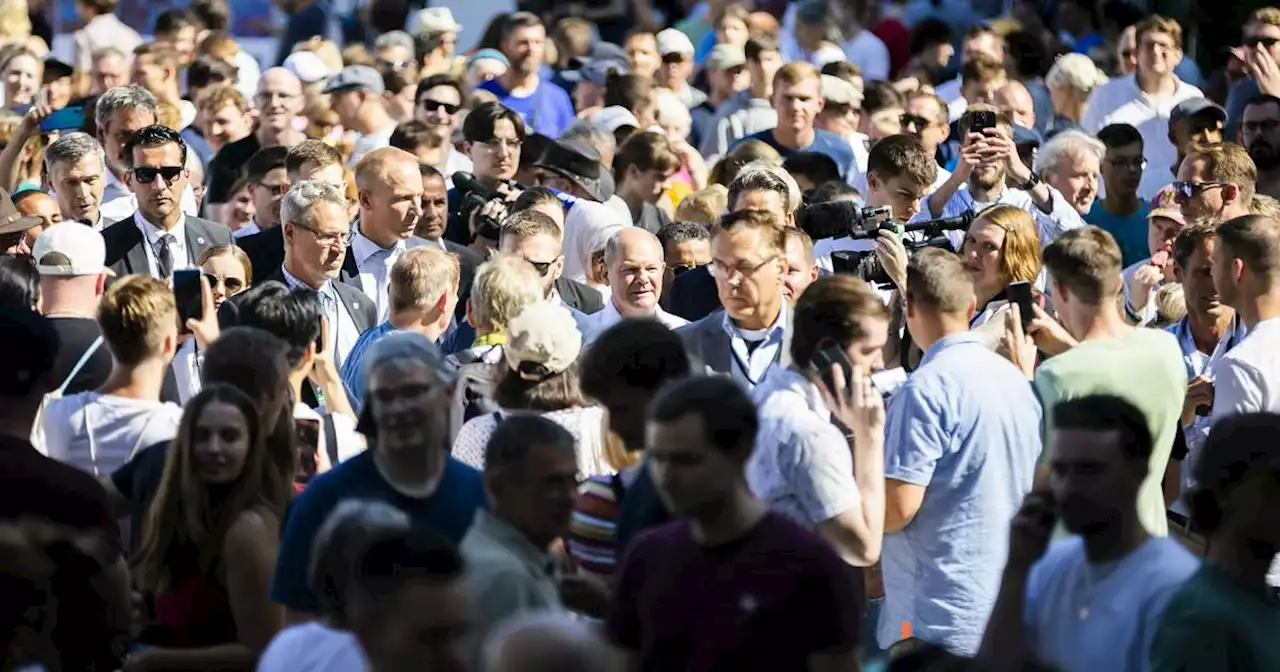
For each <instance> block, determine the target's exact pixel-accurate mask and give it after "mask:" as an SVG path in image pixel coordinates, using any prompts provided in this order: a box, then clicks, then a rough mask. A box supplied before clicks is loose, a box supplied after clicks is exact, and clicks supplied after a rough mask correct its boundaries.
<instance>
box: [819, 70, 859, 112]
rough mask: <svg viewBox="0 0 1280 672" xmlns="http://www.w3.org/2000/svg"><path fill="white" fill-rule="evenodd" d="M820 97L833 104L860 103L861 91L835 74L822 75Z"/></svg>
mask: <svg viewBox="0 0 1280 672" xmlns="http://www.w3.org/2000/svg"><path fill="white" fill-rule="evenodd" d="M822 99H823V100H825V101H827V102H828V103H832V104H834V105H851V104H852V105H861V104H862V92H861V91H859V90H858V87H856V86H854V85H853V84H851V83H850V82H847V81H845V80H843V79H840V78H839V77H836V76H835V75H822Z"/></svg>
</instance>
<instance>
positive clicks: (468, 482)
mask: <svg viewBox="0 0 1280 672" xmlns="http://www.w3.org/2000/svg"><path fill="white" fill-rule="evenodd" d="M346 499H371V500H375V501H380V502H386V503H387V504H390V505H392V506H394V507H396V508H397V509H400V510H401V511H404V512H405V513H406V514H408V516H409V518H410V520H412V521H413V523H414V524H415V525H423V524H425V525H428V526H430V527H432V528H433V529H435V530H436V531H437V532H439V533H441V534H443V535H444V536H446V537H448V538H449V539H450V540H452V541H453V542H454V543H459V542H461V541H462V536H463V535H464V534H466V533H467V529H468V528H470V527H471V521H472V519H474V518H475V515H476V511H477V510H479V509H482V508H487V507H488V500H487V497H486V495H485V491H484V479H483V477H482V476H481V474H480V472H479V471H476V470H475V469H473V468H471V467H469V466H467V465H465V464H463V463H461V462H459V461H457V460H455V459H453V458H452V457H448V458H446V462H445V469H444V476H443V477H441V479H440V485H438V486H437V487H436V490H435V492H433V493H431V496H430V497H427V498H426V499H416V498H414V497H408V496H406V495H403V494H401V493H399V492H397V491H396V490H395V489H394V488H392V487H391V485H390V484H389V483H387V481H386V479H384V478H383V477H382V474H380V473H378V468H377V467H376V466H374V464H373V451H372V450H368V451H365V452H364V453H361V454H359V455H357V456H355V457H353V458H351V459H349V460H347V461H346V462H343V463H342V464H340V465H338V466H336V467H334V468H333V469H332V470H331V471H329V472H327V473H325V474H323V475H321V476H320V477H318V478H316V479H315V480H314V481H313V482H312V483H311V484H310V485H308V486H307V489H306V490H304V491H303V492H302V494H301V495H299V496H298V498H297V499H295V500H293V503H292V505H290V507H289V514H288V516H287V517H286V518H285V522H284V532H283V534H282V535H281V539H280V555H279V556H278V558H277V560H276V571H275V577H274V578H273V579H272V581H271V599H272V600H274V601H275V602H276V603H278V604H283V605H284V606H286V607H288V608H290V609H293V610H294V611H302V612H310V613H315V612H316V611H317V610H318V609H319V608H320V604H319V601H318V600H317V599H316V596H315V594H314V593H312V592H311V589H310V588H309V587H308V586H307V567H308V566H309V564H310V561H311V546H312V544H313V543H314V541H315V537H316V532H318V531H319V530H320V526H321V525H323V524H324V521H325V519H326V518H328V517H329V514H330V513H331V512H332V511H333V509H334V508H335V507H336V506H337V505H338V502H340V501H342V500H346Z"/></svg>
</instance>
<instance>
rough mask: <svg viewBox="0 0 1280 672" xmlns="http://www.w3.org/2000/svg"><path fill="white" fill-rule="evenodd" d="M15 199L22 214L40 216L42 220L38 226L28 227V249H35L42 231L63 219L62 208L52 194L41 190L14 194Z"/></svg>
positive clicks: (15, 203)
mask: <svg viewBox="0 0 1280 672" xmlns="http://www.w3.org/2000/svg"><path fill="white" fill-rule="evenodd" d="M13 200H14V205H16V206H18V212H19V213H20V214H22V216H24V217H39V218H40V219H41V220H42V221H41V222H40V224H38V225H37V226H33V227H31V228H29V229H27V237H26V242H27V249H28V250H33V249H35V247H36V238H37V237H38V236H39V235H40V232H42V231H44V230H45V229H47V228H49V227H51V226H53V225H54V224H57V223H58V222H61V221H62V209H61V208H59V207H58V202H57V201H55V200H54V199H53V197H52V196H50V195H48V194H46V193H43V192H39V191H24V192H22V193H20V194H17V195H16V196H14V199H13Z"/></svg>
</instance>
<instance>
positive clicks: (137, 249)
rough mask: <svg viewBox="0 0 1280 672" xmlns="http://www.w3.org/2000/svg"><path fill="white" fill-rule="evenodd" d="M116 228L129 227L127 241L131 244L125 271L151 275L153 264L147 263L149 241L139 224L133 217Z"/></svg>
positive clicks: (126, 257) (126, 255) (126, 258)
mask: <svg viewBox="0 0 1280 672" xmlns="http://www.w3.org/2000/svg"><path fill="white" fill-rule="evenodd" d="M115 226H125V227H128V228H126V229H125V231H127V232H128V235H127V237H126V238H125V239H126V240H128V241H130V242H129V247H128V250H129V251H128V252H127V253H126V254H125V257H124V260H125V270H127V271H128V272H130V273H138V274H141V275H151V264H150V263H148V262H147V249H146V247H145V245H147V239H146V237H145V236H143V235H142V230H141V229H139V228H138V223H137V222H136V221H134V219H133V218H132V217H130V218H129V219H127V220H124V221H122V222H120V223H118V224H116V225H115Z"/></svg>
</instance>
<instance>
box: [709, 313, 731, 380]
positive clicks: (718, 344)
mask: <svg viewBox="0 0 1280 672" xmlns="http://www.w3.org/2000/svg"><path fill="white" fill-rule="evenodd" d="M723 320H724V313H723V312H720V311H717V312H714V313H711V315H709V316H708V317H707V319H706V324H705V325H704V328H703V336H702V338H703V347H702V356H703V357H705V358H706V365H707V366H709V367H711V370H712V371H721V372H723V373H725V374H732V373H733V352H732V350H731V348H732V346H731V345H730V342H729V334H727V333H725V330H724V322H723Z"/></svg>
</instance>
